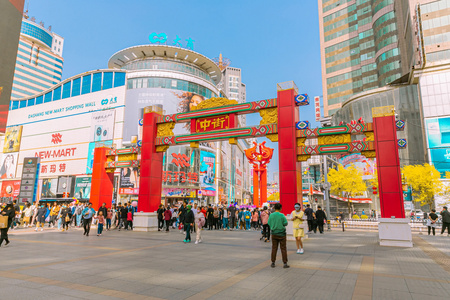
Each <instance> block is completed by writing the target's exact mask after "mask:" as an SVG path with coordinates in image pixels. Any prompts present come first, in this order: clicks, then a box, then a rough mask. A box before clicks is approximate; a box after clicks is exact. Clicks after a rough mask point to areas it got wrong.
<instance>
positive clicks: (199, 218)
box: [195, 209, 206, 244]
mask: <svg viewBox="0 0 450 300" xmlns="http://www.w3.org/2000/svg"><path fill="white" fill-rule="evenodd" d="M205 222H206V220H205V216H204V215H203V213H202V211H201V210H200V209H199V210H197V213H196V214H195V232H196V233H197V237H196V239H195V244H198V243H201V242H202V230H203V226H205Z"/></svg>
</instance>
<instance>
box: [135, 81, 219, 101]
mask: <svg viewBox="0 0 450 300" xmlns="http://www.w3.org/2000/svg"><path fill="white" fill-rule="evenodd" d="M127 88H128V89H142V88H163V89H173V90H180V91H186V92H191V93H195V94H198V95H202V96H203V97H206V98H211V97H217V95H216V93H214V92H213V91H211V90H210V89H208V88H206V87H204V86H201V85H199V84H196V83H193V82H189V81H185V80H180V79H172V78H161V77H142V78H130V79H128V81H127Z"/></svg>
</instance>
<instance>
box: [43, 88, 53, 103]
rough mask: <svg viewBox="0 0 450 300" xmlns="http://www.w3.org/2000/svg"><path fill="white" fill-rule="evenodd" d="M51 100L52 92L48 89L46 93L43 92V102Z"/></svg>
mask: <svg viewBox="0 0 450 300" xmlns="http://www.w3.org/2000/svg"><path fill="white" fill-rule="evenodd" d="M51 101H52V92H51V91H50V92H48V93H47V94H45V96H44V103H47V102H51Z"/></svg>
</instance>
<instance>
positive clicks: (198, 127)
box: [191, 114, 237, 133]
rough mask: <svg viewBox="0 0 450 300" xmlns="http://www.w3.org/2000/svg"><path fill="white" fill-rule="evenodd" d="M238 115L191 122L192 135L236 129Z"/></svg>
mask: <svg viewBox="0 0 450 300" xmlns="http://www.w3.org/2000/svg"><path fill="white" fill-rule="evenodd" d="M236 123H237V122H236V115H235V114H229V115H223V116H215V117H206V118H199V119H192V120H191V133H199V132H208V131H215V130H223V129H230V128H235V127H236Z"/></svg>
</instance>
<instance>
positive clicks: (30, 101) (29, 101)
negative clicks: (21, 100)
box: [27, 98, 35, 106]
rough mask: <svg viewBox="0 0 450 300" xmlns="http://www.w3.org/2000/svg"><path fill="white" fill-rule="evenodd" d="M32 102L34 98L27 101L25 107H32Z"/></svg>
mask: <svg viewBox="0 0 450 300" xmlns="http://www.w3.org/2000/svg"><path fill="white" fill-rule="evenodd" d="M34 101H35V98H33V99H29V100H28V103H27V106H33V105H34Z"/></svg>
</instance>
